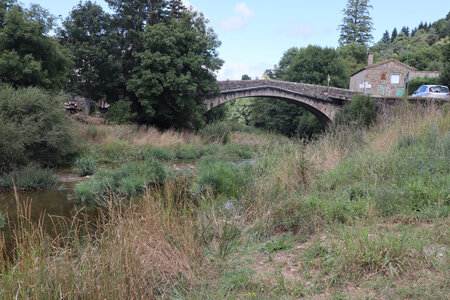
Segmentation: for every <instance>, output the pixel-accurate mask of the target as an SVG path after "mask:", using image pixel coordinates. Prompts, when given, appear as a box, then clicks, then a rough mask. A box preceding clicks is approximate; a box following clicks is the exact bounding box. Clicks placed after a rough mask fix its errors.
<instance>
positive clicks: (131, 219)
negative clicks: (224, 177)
mask: <svg viewBox="0 0 450 300" xmlns="http://www.w3.org/2000/svg"><path fill="white" fill-rule="evenodd" d="M167 188H168V189H170V191H168V190H165V189H154V190H152V191H149V192H148V193H147V194H146V196H145V197H144V198H143V200H142V202H141V204H140V205H139V206H132V207H130V208H127V209H124V208H122V207H120V206H116V205H114V206H113V205H110V206H109V207H108V209H107V210H106V211H104V214H103V215H102V216H101V217H100V218H99V219H98V221H97V223H95V224H89V221H88V220H87V219H86V218H84V217H83V216H82V215H79V216H78V217H75V218H74V219H73V220H67V226H66V228H67V231H66V234H60V235H57V236H56V237H53V238H52V237H50V236H49V235H47V234H46V233H45V231H44V230H43V227H42V222H38V223H32V222H31V219H30V211H31V209H32V208H31V206H30V205H28V204H29V203H28V204H25V205H22V204H21V203H20V201H19V200H18V199H17V202H18V212H19V222H18V225H17V227H16V229H15V230H14V242H15V248H14V249H15V251H14V253H13V257H14V258H13V259H12V260H5V257H4V256H2V258H1V260H2V261H1V264H0V265H1V267H0V273H1V275H2V276H0V277H1V279H0V294H1V295H2V297H4V299H24V298H31V299H54V298H77V299H97V298H99V297H101V298H105V299H154V298H159V297H163V298H164V297H166V296H167V295H168V294H169V292H170V291H171V289H172V288H173V287H176V286H181V287H182V288H183V289H185V290H187V291H190V290H191V289H192V288H193V287H194V286H195V285H196V284H197V281H196V277H197V273H198V271H199V268H200V265H201V262H202V260H203V256H202V254H201V251H200V246H199V244H198V242H197V240H196V238H195V235H194V233H195V227H194V223H193V222H192V218H191V217H190V209H189V207H188V206H186V207H185V209H184V210H177V209H176V208H177V205H176V204H175V203H178V202H181V200H180V199H177V197H178V196H179V195H182V194H183V193H173V191H174V190H177V189H182V187H179V186H174V185H171V186H168V187H167ZM168 194H170V195H172V196H171V197H169V198H168V197H166V196H167V195H168ZM111 202H116V201H111ZM54 221H55V222H58V220H56V219H55V220H54ZM91 226H94V227H95V228H96V232H97V233H93V231H91V230H89V227H91ZM37 287H39V288H37Z"/></svg>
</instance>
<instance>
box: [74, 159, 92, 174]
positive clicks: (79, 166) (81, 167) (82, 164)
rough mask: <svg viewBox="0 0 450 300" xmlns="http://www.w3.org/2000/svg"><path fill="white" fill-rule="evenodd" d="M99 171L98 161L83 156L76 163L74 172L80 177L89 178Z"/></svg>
mask: <svg viewBox="0 0 450 300" xmlns="http://www.w3.org/2000/svg"><path fill="white" fill-rule="evenodd" d="M96 169H97V161H96V159H95V158H94V157H93V156H92V155H90V154H87V155H83V156H81V157H79V158H77V160H76V161H75V163H74V170H75V172H76V173H77V174H78V175H80V176H87V175H92V174H94V172H95V170H96Z"/></svg>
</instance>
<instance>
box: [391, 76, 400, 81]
mask: <svg viewBox="0 0 450 300" xmlns="http://www.w3.org/2000/svg"><path fill="white" fill-rule="evenodd" d="M391 83H400V74H392V75H391Z"/></svg>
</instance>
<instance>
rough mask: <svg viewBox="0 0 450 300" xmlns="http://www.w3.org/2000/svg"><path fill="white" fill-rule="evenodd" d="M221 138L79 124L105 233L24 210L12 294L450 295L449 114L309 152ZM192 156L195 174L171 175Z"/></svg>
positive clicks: (404, 111) (310, 146)
mask: <svg viewBox="0 0 450 300" xmlns="http://www.w3.org/2000/svg"><path fill="white" fill-rule="evenodd" d="M213 126H214V127H213ZM213 126H212V128H209V129H208V128H206V129H205V130H203V131H202V132H200V133H199V134H198V135H194V134H192V133H178V132H172V131H168V132H164V133H161V132H158V131H156V130H154V129H152V128H135V127H130V126H115V127H109V126H104V125H99V126H94V125H80V127H79V132H80V134H81V136H83V139H84V140H86V141H87V142H86V145H85V146H84V148H85V150H84V152H85V154H84V156H82V157H81V158H80V159H79V161H77V168H79V170H80V171H79V172H80V174H84V175H86V174H92V176H91V177H90V178H89V179H88V180H87V181H83V182H82V183H81V186H80V185H79V186H77V187H76V189H77V188H78V189H79V191H77V193H78V194H79V195H85V197H86V198H85V199H84V200H86V201H96V203H99V204H101V205H102V207H104V209H103V210H102V213H101V214H100V216H99V218H98V219H97V220H95V221H92V220H88V218H87V217H85V216H84V213H83V210H81V211H80V212H79V213H78V214H77V215H76V216H75V217H74V218H73V220H62V219H58V218H55V222H63V223H65V224H66V227H67V231H66V232H64V233H62V234H59V235H57V236H56V237H55V235H50V234H48V233H46V232H45V231H44V230H43V228H42V223H39V222H37V223H33V222H31V221H30V219H29V217H28V216H29V213H28V212H29V209H30V207H29V206H27V205H26V204H25V205H21V206H19V215H20V216H21V217H20V218H19V220H20V222H19V224H18V225H17V228H16V230H15V233H14V238H15V251H14V253H13V256H9V259H5V258H4V259H3V261H2V263H1V266H2V267H1V269H0V294H1V295H3V296H4V297H5V299H53V298H58V299H59V298H64V299H98V298H102V299H152V298H169V299H235V298H239V299H274V298H275V299H297V298H303V297H304V298H312V299H444V298H446V297H448V294H449V292H450V289H449V286H450V280H449V278H450V274H449V270H450V268H449V267H450V264H449V245H450V235H449V231H448V228H449V225H450V224H449V223H450V222H449V218H448V216H449V202H450V201H449V200H450V115H449V112H448V110H447V109H446V108H444V109H442V110H436V109H433V108H428V109H418V108H417V109H412V108H411V107H408V106H405V107H399V108H398V109H397V110H396V111H394V112H392V114H390V115H386V116H381V117H380V118H379V120H378V123H377V124H375V125H373V126H372V127H370V128H369V129H358V128H349V127H337V128H332V129H330V130H329V131H327V132H325V133H324V134H323V135H321V136H320V137H318V138H317V139H315V140H313V141H310V142H306V141H295V140H289V139H286V138H283V137H279V136H275V135H269V134H264V133H261V132H259V131H255V130H253V129H249V128H233V126H230V125H224V124H214V125H213ZM250 158H251V159H252V160H251V161H250V162H249V163H248V162H247V161H246V159H250ZM179 159H190V160H193V164H194V165H195V167H194V169H193V170H192V169H186V170H183V171H181V172H174V171H173V170H172V169H171V168H170V167H167V162H170V163H169V166H170V165H171V164H172V162H175V161H176V160H179ZM243 160H244V163H241V161H243ZM104 164H114V166H115V167H114V168H112V169H111V168H110V169H105V168H103V167H102V165H104ZM86 195H88V196H86ZM80 198H81V196H80ZM3 248H4V245H3Z"/></svg>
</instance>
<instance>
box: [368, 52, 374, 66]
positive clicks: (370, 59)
mask: <svg viewBox="0 0 450 300" xmlns="http://www.w3.org/2000/svg"><path fill="white" fill-rule="evenodd" d="M367 65H368V66H370V65H373V52H369V57H368V58H367Z"/></svg>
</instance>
